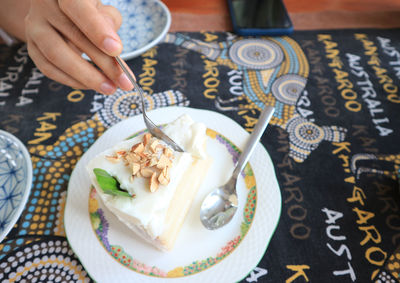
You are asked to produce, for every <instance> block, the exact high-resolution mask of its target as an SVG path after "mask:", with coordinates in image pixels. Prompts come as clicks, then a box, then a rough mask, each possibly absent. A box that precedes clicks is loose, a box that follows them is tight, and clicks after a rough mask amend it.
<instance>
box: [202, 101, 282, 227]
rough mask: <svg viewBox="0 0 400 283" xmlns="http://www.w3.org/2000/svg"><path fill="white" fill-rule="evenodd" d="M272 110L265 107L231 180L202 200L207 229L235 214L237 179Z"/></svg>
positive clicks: (222, 223) (203, 216) (222, 224)
mask: <svg viewBox="0 0 400 283" xmlns="http://www.w3.org/2000/svg"><path fill="white" fill-rule="evenodd" d="M274 110H275V108H274V107H270V106H265V108H264V110H263V111H262V112H261V115H260V117H259V119H258V122H257V124H256V126H255V128H254V130H253V132H252V133H251V135H250V139H249V141H248V143H247V144H246V147H245V149H244V151H243V152H242V154H241V155H240V157H239V160H238V162H237V165H236V167H235V169H234V170H233V173H232V176H231V178H230V179H229V181H228V182H227V183H226V184H225V185H223V186H221V187H219V188H216V189H215V190H213V191H212V192H211V193H209V194H208V195H207V196H206V198H205V199H204V200H203V203H202V204H201V207H200V220H201V223H203V225H204V227H206V228H207V229H209V230H215V229H218V228H221V227H222V226H224V225H225V224H227V223H228V222H229V221H230V220H231V219H232V217H233V215H234V214H235V212H236V210H237V208H238V198H237V192H236V184H237V178H238V176H239V174H240V172H242V170H243V168H244V166H245V165H246V163H247V161H248V160H249V158H250V155H251V154H252V153H253V150H254V149H255V147H256V146H257V144H258V141H259V140H260V138H261V136H262V134H263V133H264V130H265V128H266V127H267V125H268V123H269V120H270V119H271V117H272V114H273V113H274Z"/></svg>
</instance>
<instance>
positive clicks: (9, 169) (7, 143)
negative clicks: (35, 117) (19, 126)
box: [0, 130, 32, 242]
mask: <svg viewBox="0 0 400 283" xmlns="http://www.w3.org/2000/svg"><path fill="white" fill-rule="evenodd" d="M31 186H32V163H31V157H30V155H29V153H28V150H27V149H26V147H25V146H24V144H23V143H22V142H21V141H20V140H19V139H17V138H16V137H15V136H13V135H12V134H10V133H8V132H5V131H2V130H0V242H1V241H2V240H3V239H4V238H5V237H6V236H7V234H8V232H10V230H11V228H12V227H13V226H14V224H15V222H17V220H18V218H19V216H20V215H21V213H22V210H23V209H24V206H25V203H26V201H27V199H28V196H29V192H30V190H31Z"/></svg>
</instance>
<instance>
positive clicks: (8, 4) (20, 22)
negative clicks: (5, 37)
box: [0, 0, 30, 41]
mask: <svg viewBox="0 0 400 283" xmlns="http://www.w3.org/2000/svg"><path fill="white" fill-rule="evenodd" d="M0 3H1V5H0V6H1V7H0V28H2V29H3V30H4V31H5V32H7V33H8V34H10V35H12V36H14V37H16V38H18V39H19V40H22V41H26V39H25V22H24V19H25V16H26V15H27V13H28V10H29V5H30V0H0Z"/></svg>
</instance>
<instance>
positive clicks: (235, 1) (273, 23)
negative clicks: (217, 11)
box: [227, 0, 293, 35]
mask: <svg viewBox="0 0 400 283" xmlns="http://www.w3.org/2000/svg"><path fill="white" fill-rule="evenodd" d="M227 1H228V6H229V12H230V15H231V20H232V27H233V31H234V32H235V33H237V34H239V35H287V34H290V33H292V32H293V24H292V21H291V20H290V17H289V14H288V12H287V10H286V7H285V5H284V3H283V0H227Z"/></svg>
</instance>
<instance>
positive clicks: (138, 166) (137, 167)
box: [132, 163, 140, 175]
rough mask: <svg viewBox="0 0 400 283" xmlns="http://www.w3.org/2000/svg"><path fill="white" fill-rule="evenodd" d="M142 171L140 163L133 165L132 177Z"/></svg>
mask: <svg viewBox="0 0 400 283" xmlns="http://www.w3.org/2000/svg"><path fill="white" fill-rule="evenodd" d="M139 170H140V164H139V163H132V175H136V174H137V173H138V172H139Z"/></svg>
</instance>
